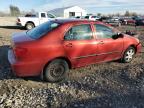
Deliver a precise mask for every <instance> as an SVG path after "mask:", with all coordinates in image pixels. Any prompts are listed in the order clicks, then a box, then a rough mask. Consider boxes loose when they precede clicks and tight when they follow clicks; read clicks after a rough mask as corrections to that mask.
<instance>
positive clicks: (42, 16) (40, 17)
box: [16, 12, 56, 30]
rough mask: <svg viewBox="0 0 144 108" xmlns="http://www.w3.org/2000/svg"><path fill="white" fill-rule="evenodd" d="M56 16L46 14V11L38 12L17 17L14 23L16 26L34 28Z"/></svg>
mask: <svg viewBox="0 0 144 108" xmlns="http://www.w3.org/2000/svg"><path fill="white" fill-rule="evenodd" d="M55 18H56V17H55V16H54V15H53V14H48V13H47V12H39V13H37V14H36V15H31V16H25V17H18V18H17V21H16V24H17V25H18V26H22V27H25V28H26V29H27V30H30V29H32V28H34V27H35V26H38V25H40V24H42V23H44V22H46V21H50V20H52V19H55Z"/></svg>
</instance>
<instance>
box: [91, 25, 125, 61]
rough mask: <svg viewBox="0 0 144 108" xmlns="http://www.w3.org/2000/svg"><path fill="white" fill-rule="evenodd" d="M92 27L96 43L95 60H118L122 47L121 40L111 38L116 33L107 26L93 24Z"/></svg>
mask: <svg viewBox="0 0 144 108" xmlns="http://www.w3.org/2000/svg"><path fill="white" fill-rule="evenodd" d="M94 27H95V29H96V38H97V42H98V49H97V50H98V55H97V60H98V61H99V62H104V61H111V60H115V59H119V58H120V57H121V53H122V51H123V46H124V42H123V38H117V39H113V38H112V36H113V35H114V34H116V33H115V32H114V31H113V29H112V28H110V27H108V26H105V25H102V24H94Z"/></svg>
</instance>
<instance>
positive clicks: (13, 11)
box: [9, 5, 20, 16]
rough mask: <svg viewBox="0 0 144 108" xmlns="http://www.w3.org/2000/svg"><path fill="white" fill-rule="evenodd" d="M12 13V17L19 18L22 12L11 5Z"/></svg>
mask: <svg viewBox="0 0 144 108" xmlns="http://www.w3.org/2000/svg"><path fill="white" fill-rule="evenodd" d="M9 8H10V13H11V16H18V15H20V10H19V8H18V7H17V6H13V5H10V7H9Z"/></svg>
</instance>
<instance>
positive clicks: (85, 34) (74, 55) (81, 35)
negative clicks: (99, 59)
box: [64, 24, 97, 67]
mask: <svg viewBox="0 0 144 108" xmlns="http://www.w3.org/2000/svg"><path fill="white" fill-rule="evenodd" d="M64 49H65V53H66V55H67V57H68V58H69V59H70V60H71V61H72V64H73V66H74V67H80V66H84V65H87V64H91V63H94V62H95V60H96V50H97V44H96V40H95V39H94V36H93V32H92V27H91V25H90V24H80V25H74V26H72V27H71V28H70V29H69V30H68V31H67V32H66V34H65V36H64Z"/></svg>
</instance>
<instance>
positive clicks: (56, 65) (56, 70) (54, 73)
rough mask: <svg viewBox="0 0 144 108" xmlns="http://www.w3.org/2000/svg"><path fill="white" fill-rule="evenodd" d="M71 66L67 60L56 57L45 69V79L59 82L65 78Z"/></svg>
mask: <svg viewBox="0 0 144 108" xmlns="http://www.w3.org/2000/svg"><path fill="white" fill-rule="evenodd" d="M68 71H69V66H68V64H67V62H66V61H65V60H62V59H56V60H53V61H52V62H50V63H49V64H48V65H47V67H46V68H45V70H44V79H45V80H46V81H49V82H59V81H62V80H63V79H65V77H66V73H67V72H68Z"/></svg>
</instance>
